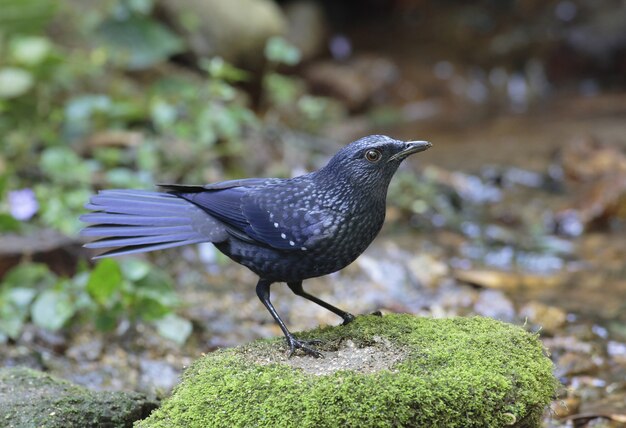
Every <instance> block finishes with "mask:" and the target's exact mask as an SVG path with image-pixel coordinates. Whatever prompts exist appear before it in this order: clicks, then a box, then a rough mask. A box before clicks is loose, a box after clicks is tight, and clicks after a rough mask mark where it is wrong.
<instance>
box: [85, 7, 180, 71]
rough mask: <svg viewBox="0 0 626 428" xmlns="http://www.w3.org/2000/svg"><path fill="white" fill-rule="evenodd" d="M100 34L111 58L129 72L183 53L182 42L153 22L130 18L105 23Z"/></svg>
mask: <svg viewBox="0 0 626 428" xmlns="http://www.w3.org/2000/svg"><path fill="white" fill-rule="evenodd" d="M97 33H98V35H99V37H100V38H101V40H102V42H103V44H104V45H105V46H107V47H108V48H109V52H108V53H109V55H111V57H112V58H113V60H114V61H116V62H117V63H119V64H122V65H125V66H126V67H127V68H128V69H130V70H142V69H146V68H149V67H151V66H153V65H155V64H158V63H160V62H163V61H165V60H166V59H167V58H169V57H170V56H171V55H173V54H176V53H180V52H182V51H183V49H184V44H183V42H182V40H181V39H180V38H179V37H178V36H176V35H175V34H174V33H172V32H171V31H170V30H169V29H167V27H165V26H163V25H162V24H160V23H158V22H157V21H154V20H153V19H152V18H150V17H147V16H142V15H137V14H131V15H127V16H124V17H119V18H110V19H108V20H106V21H104V22H103V23H102V24H101V25H100V26H99V28H98V29H97Z"/></svg>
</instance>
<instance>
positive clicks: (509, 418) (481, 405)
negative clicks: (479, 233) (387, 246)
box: [136, 314, 557, 428]
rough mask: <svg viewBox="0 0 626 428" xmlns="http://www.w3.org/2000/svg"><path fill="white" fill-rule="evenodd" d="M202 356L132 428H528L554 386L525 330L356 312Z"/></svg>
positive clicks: (547, 362) (485, 323)
mask: <svg viewBox="0 0 626 428" xmlns="http://www.w3.org/2000/svg"><path fill="white" fill-rule="evenodd" d="M299 337H302V338H304V339H313V338H315V339H321V341H322V345H319V349H320V350H321V351H322V352H323V353H324V355H325V358H323V359H315V358H312V357H310V356H303V355H301V354H299V353H296V355H294V356H293V357H292V358H288V357H287V355H286V349H285V342H284V339H283V338H276V339H273V340H259V341H256V342H253V343H251V344H248V345H244V346H241V347H238V348H232V349H225V350H220V351H217V352H214V353H212V354H209V355H206V356H204V357H202V358H201V359H200V360H198V361H196V362H195V363H194V364H192V366H191V367H190V368H189V369H187V371H186V372H185V373H184V375H183V380H182V382H181V383H180V384H179V385H178V386H177V387H176V388H175V390H174V393H173V395H172V396H171V397H170V398H168V399H167V400H166V401H165V402H164V403H163V405H162V407H161V408H160V409H158V410H156V411H155V412H154V413H152V415H151V416H150V417H149V418H148V419H146V420H143V421H141V422H139V423H138V424H137V425H136V426H137V427H138V428H147V427H168V428H170V427H189V426H198V427H217V426H219V427H222V426H273V427H287V426H296V425H297V426H404V427H418V426H450V427H452V426H457V427H459V426H462V427H467V428H470V427H502V426H516V427H522V426H523V427H535V426H538V424H539V422H540V419H541V415H542V413H543V411H544V408H545V406H546V405H547V404H549V403H550V401H551V398H552V396H553V394H554V393H555V389H556V387H557V382H556V380H555V379H554V377H553V375H552V363H551V362H550V360H549V359H548V358H547V357H546V355H545V351H544V348H543V347H542V345H541V343H540V342H539V340H538V338H537V337H536V336H535V335H532V334H529V333H527V332H526V331H524V330H523V329H521V328H519V327H515V326H512V325H509V324H505V323H502V322H499V321H495V320H492V319H488V318H481V317H475V318H447V319H431V318H418V317H415V316H412V315H407V314H397V315H386V316H383V317H380V316H360V317H357V319H356V320H355V321H354V322H352V323H350V324H349V325H347V326H339V327H326V328H321V329H316V330H312V331H308V332H304V333H300V334H299Z"/></svg>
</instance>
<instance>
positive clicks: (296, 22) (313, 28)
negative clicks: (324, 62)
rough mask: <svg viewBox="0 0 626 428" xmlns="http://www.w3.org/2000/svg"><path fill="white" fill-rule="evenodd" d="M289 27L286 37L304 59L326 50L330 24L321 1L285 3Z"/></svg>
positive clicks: (307, 0)
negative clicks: (327, 21)
mask: <svg viewBox="0 0 626 428" xmlns="http://www.w3.org/2000/svg"><path fill="white" fill-rule="evenodd" d="M284 10H285V15H286V17H287V22H288V25H289V29H288V32H287V35H286V38H287V40H288V41H289V42H291V43H292V44H293V45H294V46H296V47H297V48H298V49H299V50H300V54H301V55H302V59H303V60H304V61H306V60H309V59H311V58H314V57H316V56H318V55H320V54H321V53H322V52H324V48H325V46H326V39H327V37H328V34H327V32H328V25H327V23H326V17H325V16H324V10H323V9H322V6H321V4H320V3H319V2H315V1H311V0H297V1H293V2H290V3H287V4H286V5H285V9H284Z"/></svg>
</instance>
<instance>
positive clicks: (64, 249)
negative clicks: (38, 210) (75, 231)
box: [0, 229, 81, 278]
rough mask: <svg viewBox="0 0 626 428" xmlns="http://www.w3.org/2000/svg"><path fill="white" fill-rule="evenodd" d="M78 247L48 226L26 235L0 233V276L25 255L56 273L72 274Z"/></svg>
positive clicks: (74, 242) (79, 245)
mask: <svg viewBox="0 0 626 428" xmlns="http://www.w3.org/2000/svg"><path fill="white" fill-rule="evenodd" d="M80 251H81V244H80V242H78V241H77V240H75V239H71V238H69V237H67V236H65V235H61V234H60V233H58V232H55V231H53V230H49V229H44V230H38V231H36V233H33V234H30V235H26V236H22V235H8V234H6V235H3V236H0V278H1V277H2V276H3V275H4V274H5V273H6V272H7V271H8V270H9V269H11V268H12V267H13V266H16V265H17V264H18V263H19V262H20V260H24V259H28V260H31V261H33V262H38V263H45V264H47V265H48V266H50V268H51V269H52V270H54V272H55V273H57V274H59V275H66V276H71V275H73V274H74V272H75V271H76V264H77V260H78V259H77V257H76V254H78V253H80Z"/></svg>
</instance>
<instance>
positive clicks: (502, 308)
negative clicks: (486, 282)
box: [474, 290, 515, 321]
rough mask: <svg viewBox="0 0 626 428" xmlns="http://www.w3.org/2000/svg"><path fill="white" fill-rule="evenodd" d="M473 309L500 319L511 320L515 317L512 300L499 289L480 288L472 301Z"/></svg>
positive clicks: (483, 314) (478, 312) (480, 313)
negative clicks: (474, 301) (476, 297)
mask: <svg viewBox="0 0 626 428" xmlns="http://www.w3.org/2000/svg"><path fill="white" fill-rule="evenodd" d="M474 311H475V312H476V313H477V314H479V315H482V316H485V317H489V318H495V319H498V320H502V321H512V320H513V319H514V318H515V308H514V307H513V302H511V299H509V298H508V297H507V296H506V295H505V294H504V293H503V292H502V291H500V290H481V292H480V294H479V295H478V299H477V300H476V303H474Z"/></svg>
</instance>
